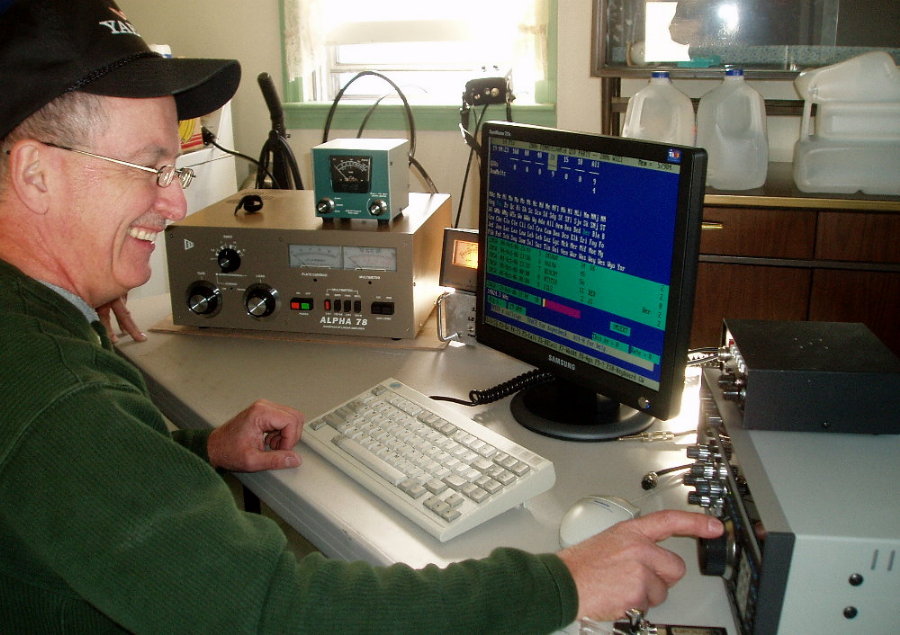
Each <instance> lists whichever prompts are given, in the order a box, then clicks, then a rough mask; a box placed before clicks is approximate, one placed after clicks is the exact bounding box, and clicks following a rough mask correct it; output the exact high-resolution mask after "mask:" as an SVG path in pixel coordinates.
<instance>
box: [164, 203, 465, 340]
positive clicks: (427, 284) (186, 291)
mask: <svg viewBox="0 0 900 635" xmlns="http://www.w3.org/2000/svg"><path fill="white" fill-rule="evenodd" d="M248 195H250V196H256V197H258V199H261V203H262V204H261V209H260V210H259V211H258V212H255V213H246V212H242V211H240V208H241V206H242V203H241V201H242V200H244V199H246V197H247V196H248ZM409 196H410V199H409V206H408V207H407V208H406V210H405V212H404V214H403V215H402V216H399V217H397V218H396V219H394V221H393V222H391V223H389V224H387V223H380V222H378V221H376V220H340V221H328V222H326V221H323V219H321V218H317V217H316V215H315V200H314V194H313V192H312V191H307V190H300V191H298V190H247V191H242V192H239V193H238V194H236V195H234V196H232V197H229V198H227V199H225V200H224V201H220V202H219V203H216V204H214V205H211V206H210V207H207V208H205V209H203V210H200V211H199V212H197V213H195V214H192V215H190V216H188V217H187V218H185V219H184V220H182V221H179V222H177V223H174V224H172V225H170V226H169V227H167V228H166V232H165V235H166V246H167V249H166V251H167V258H168V268H169V288H170V290H171V295H172V321H173V322H174V323H175V324H179V325H185V326H198V327H222V328H236V329H255V330H269V331H287V332H294V333H312V334H331V335H351V336H374V337H389V338H395V339H400V338H413V337H415V336H416V334H417V333H418V332H419V330H420V329H421V328H422V326H423V325H424V323H425V321H426V320H427V319H428V316H429V315H430V313H431V311H432V309H433V308H434V303H435V300H436V299H437V296H438V295H439V293H440V287H439V281H438V276H439V271H440V261H441V244H442V237H443V231H444V227H447V226H449V225H450V197H449V195H447V194H423V193H411V194H410V195H409Z"/></svg>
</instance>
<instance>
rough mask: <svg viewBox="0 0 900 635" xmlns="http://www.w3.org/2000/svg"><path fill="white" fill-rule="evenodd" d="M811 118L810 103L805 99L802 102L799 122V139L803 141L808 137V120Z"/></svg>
mask: <svg viewBox="0 0 900 635" xmlns="http://www.w3.org/2000/svg"><path fill="white" fill-rule="evenodd" d="M811 116H812V101H810V100H809V99H806V100H804V101H803V119H801V121H800V138H801V139H804V138H806V137H808V136H809V120H810V117H811Z"/></svg>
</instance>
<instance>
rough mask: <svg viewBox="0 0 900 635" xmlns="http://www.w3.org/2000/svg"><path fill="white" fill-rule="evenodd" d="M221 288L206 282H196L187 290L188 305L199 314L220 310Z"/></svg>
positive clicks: (213, 312)
mask: <svg viewBox="0 0 900 635" xmlns="http://www.w3.org/2000/svg"><path fill="white" fill-rule="evenodd" d="M219 298H220V296H219V289H218V287H216V286H215V285H213V284H211V283H209V282H206V281H201V282H195V283H194V284H192V285H191V286H190V287H188V291H187V306H188V309H190V310H191V312H192V313H195V314H197V315H214V314H215V313H217V312H218V310H219Z"/></svg>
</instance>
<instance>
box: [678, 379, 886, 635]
mask: <svg viewBox="0 0 900 635" xmlns="http://www.w3.org/2000/svg"><path fill="white" fill-rule="evenodd" d="M720 380H721V371H720V370H719V369H712V368H709V369H705V370H704V371H703V376H702V385H701V391H700V396H701V412H700V421H699V426H698V431H697V432H698V435H697V436H698V445H697V446H692V447H691V448H689V449H688V456H690V457H691V458H695V459H696V461H697V462H696V463H695V464H694V466H692V469H691V472H690V474H689V476H690V477H691V479H690V482H691V484H692V485H693V486H694V487H695V488H696V491H695V492H691V494H689V499H688V500H689V501H690V502H692V503H696V504H698V505H701V506H702V507H705V508H707V510H708V511H709V512H710V513H712V514H714V515H716V516H718V517H719V518H720V519H721V520H722V521H723V522H725V525H726V534H725V535H724V536H723V537H722V538H719V539H714V540H701V541H699V542H698V548H699V554H700V569H701V571H702V572H703V573H706V574H708V575H721V576H722V577H723V580H724V583H725V588H726V591H727V594H728V597H729V600H730V603H731V607H732V610H733V613H734V616H735V620H736V622H737V625H738V627H739V632H740V634H741V635H775V634H776V633H777V634H785V635H788V634H794V633H816V634H818V633H823V634H824V633H835V634H837V633H840V634H841V635H847V634H851V633H860V635H862V634H865V635H870V634H871V633H895V632H897V628H898V625H900V602H898V598H900V494H898V491H900V490H898V489H897V483H898V481H900V461H898V460H897V458H898V456H900V436H898V435H896V434H880V435H876V434H842V433H833V434H822V433H820V432H794V431H785V430H749V429H746V428H745V427H744V426H743V425H741V413H740V410H739V405H738V404H737V403H735V401H734V400H732V399H728V398H726V395H725V391H723V389H722V387H721V385H720ZM761 397H763V398H764V397H765V395H761ZM847 398H851V395H847ZM685 478H686V479H687V478H688V477H685ZM686 482H687V481H686Z"/></svg>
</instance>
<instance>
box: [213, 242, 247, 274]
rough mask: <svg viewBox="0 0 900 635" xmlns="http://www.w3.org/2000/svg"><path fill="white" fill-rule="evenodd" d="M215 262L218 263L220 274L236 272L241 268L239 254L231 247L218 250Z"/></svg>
mask: <svg viewBox="0 0 900 635" xmlns="http://www.w3.org/2000/svg"><path fill="white" fill-rule="evenodd" d="M216 260H217V261H218V263H219V269H221V270H222V273H231V272H232V271H237V270H238V268H239V267H240V266H241V254H239V253H238V252H237V250H236V249H232V248H231V247H225V248H224V249H220V250H219V253H218V254H217V255H216Z"/></svg>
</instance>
